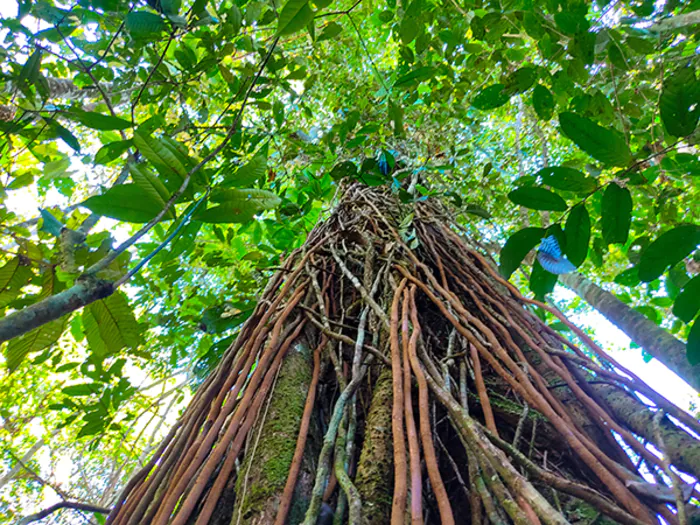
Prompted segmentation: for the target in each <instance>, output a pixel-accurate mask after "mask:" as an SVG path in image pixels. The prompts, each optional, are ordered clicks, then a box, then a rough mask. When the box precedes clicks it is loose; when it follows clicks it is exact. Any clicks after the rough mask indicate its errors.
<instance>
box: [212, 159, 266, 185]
mask: <svg viewBox="0 0 700 525" xmlns="http://www.w3.org/2000/svg"><path fill="white" fill-rule="evenodd" d="M265 170H267V156H266V155H264V154H258V155H256V156H255V157H253V158H252V159H251V161H250V162H248V163H247V164H244V165H243V166H241V167H240V168H238V169H237V170H236V171H235V172H233V173H231V174H230V175H226V176H225V177H224V180H223V181H222V182H221V186H222V187H224V188H230V187H232V186H238V187H241V186H243V187H245V186H250V185H251V184H254V183H255V182H257V181H258V180H259V179H261V178H262V177H264V176H265Z"/></svg>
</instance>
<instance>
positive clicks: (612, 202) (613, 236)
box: [601, 182, 632, 244]
mask: <svg viewBox="0 0 700 525" xmlns="http://www.w3.org/2000/svg"><path fill="white" fill-rule="evenodd" d="M601 208H602V217H601V223H602V229H603V239H604V240H605V242H606V243H608V244H616V243H619V244H625V243H626V242H627V236H628V235H629V231H630V224H631V223H632V195H631V194H630V191H629V190H628V189H627V188H622V187H621V186H618V185H617V184H616V183H614V182H613V183H611V184H608V186H607V187H606V188H605V191H604V192H603V199H602V205H601Z"/></svg>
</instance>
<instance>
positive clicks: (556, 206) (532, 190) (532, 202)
mask: <svg viewBox="0 0 700 525" xmlns="http://www.w3.org/2000/svg"><path fill="white" fill-rule="evenodd" d="M508 198H509V199H510V200H511V202H514V203H515V204H519V205H520V206H525V207H526V208H530V209H531V210H550V211H565V210H566V208H567V205H566V201H565V200H564V199H562V198H561V197H560V196H559V195H557V194H556V193H552V192H551V191H549V190H546V189H544V188H539V187H534V186H526V187H523V188H517V189H515V190H513V191H511V192H510V193H509V194H508Z"/></svg>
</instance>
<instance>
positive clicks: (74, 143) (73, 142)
mask: <svg viewBox="0 0 700 525" xmlns="http://www.w3.org/2000/svg"><path fill="white" fill-rule="evenodd" d="M44 120H46V123H47V124H48V125H49V127H50V128H51V129H52V130H53V132H54V133H56V135H57V136H58V137H60V138H61V139H62V140H63V142H65V143H66V144H67V145H68V146H70V147H71V149H72V150H73V151H75V152H76V153H80V142H78V139H77V138H75V135H73V134H72V133H71V132H70V131H68V130H67V129H66V128H64V127H63V126H61V125H60V124H59V123H58V122H56V121H55V120H47V119H44Z"/></svg>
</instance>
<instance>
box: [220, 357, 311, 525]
mask: <svg viewBox="0 0 700 525" xmlns="http://www.w3.org/2000/svg"><path fill="white" fill-rule="evenodd" d="M312 370H313V362H312V355H311V351H310V350H309V348H308V346H307V345H306V344H296V345H294V346H293V347H292V348H290V350H289V352H288V353H287V356H286V357H285V359H284V361H283V365H282V369H281V370H280V374H279V377H278V380H277V385H276V386H275V389H274V393H273V395H272V398H271V402H270V405H269V408H267V409H266V407H265V406H263V407H262V409H261V414H260V417H259V420H258V422H257V423H256V425H255V427H254V430H253V432H252V434H251V435H252V438H251V439H250V441H249V443H248V450H249V451H250V453H248V452H247V453H246V460H245V461H244V462H243V464H242V465H241V468H240V470H239V476H238V480H237V482H236V490H235V493H236V494H238V495H239V497H238V498H237V501H236V504H235V507H234V509H233V514H232V521H231V523H235V524H242V525H252V524H267V523H273V522H274V521H275V516H276V515H277V509H278V507H279V500H280V496H281V495H282V490H283V489H284V485H285V483H286V481H287V475H288V473H289V468H290V466H291V464H292V457H293V455H294V449H295V447H296V441H297V436H298V434H299V427H300V425H301V418H302V414H303V412H304V403H305V401H306V395H307V392H308V390H309V384H310V383H311V376H312ZM266 411H267V413H265V412H266ZM261 425H262V428H261ZM258 436H259V437H258ZM314 438H315V439H314ZM256 442H257V443H256ZM318 442H319V438H318V429H317V428H314V425H312V428H311V429H310V433H309V439H308V440H307V443H306V451H305V454H304V463H303V465H302V469H301V472H300V473H299V478H298V480H297V485H296V489H295V497H294V503H293V505H292V508H291V510H290V515H289V519H288V523H290V524H293V523H298V522H299V521H301V520H302V519H303V516H304V512H305V511H306V502H307V501H308V498H309V494H310V492H311V488H312V485H313V480H314V474H315V459H314V458H315V457H316V456H317V455H318ZM239 516H240V517H239Z"/></svg>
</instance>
